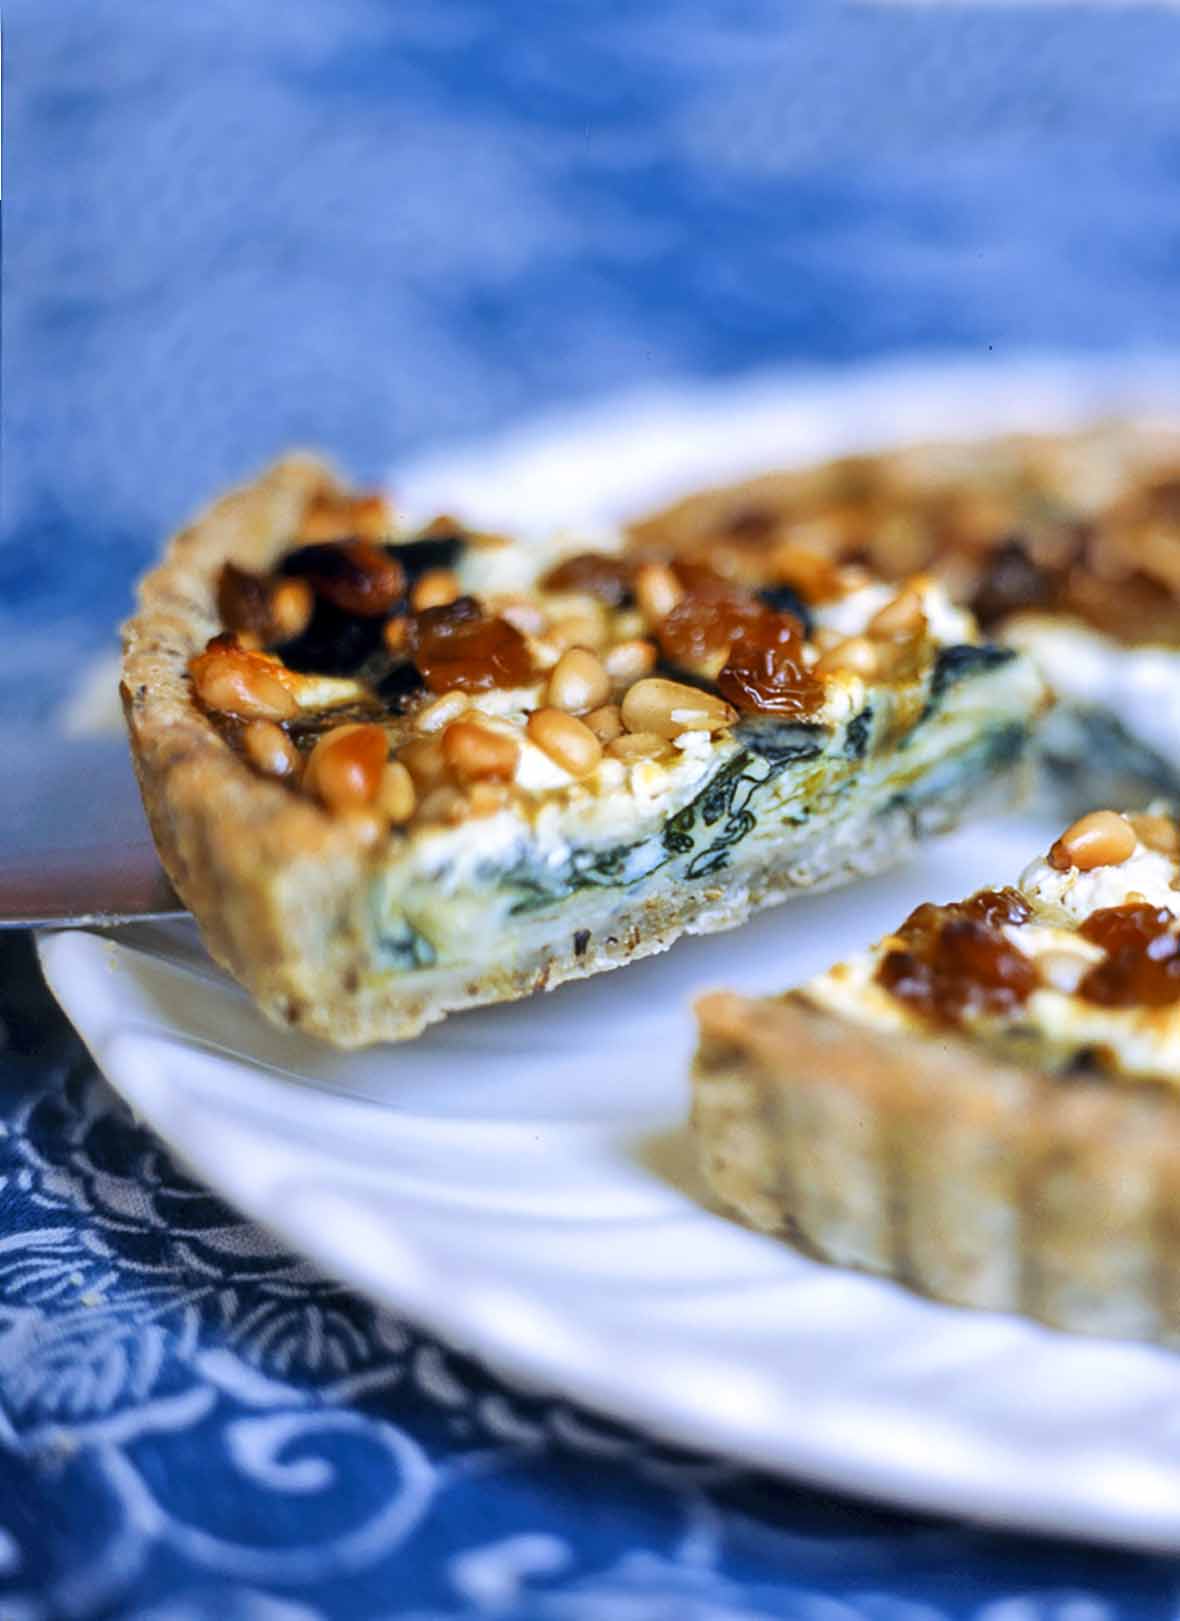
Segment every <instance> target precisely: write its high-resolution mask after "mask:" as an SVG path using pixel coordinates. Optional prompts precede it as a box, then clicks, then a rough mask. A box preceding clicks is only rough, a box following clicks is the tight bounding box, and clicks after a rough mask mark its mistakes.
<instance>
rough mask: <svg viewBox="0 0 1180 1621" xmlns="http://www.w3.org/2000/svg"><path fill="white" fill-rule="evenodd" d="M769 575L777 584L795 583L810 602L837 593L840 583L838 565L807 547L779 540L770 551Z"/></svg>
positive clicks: (794, 585)
mask: <svg viewBox="0 0 1180 1621" xmlns="http://www.w3.org/2000/svg"><path fill="white" fill-rule="evenodd" d="M769 564H770V574H771V577H772V579H774V580H775V582H776V583H778V584H781V585H789V586H792V587H793V588H794V589H795V590H796V591H798V592H799V594H800V596H802V597H804V598H806V600H807V601H809V602H822V601H823V600H824V599H825V598H827V597H831V596H834V595H835V594H836V590H837V588H838V585H839V575H838V573H837V571H836V568H835V565H834V564H833V563H832V562H831V560H830V559H829V558H827V557H821V556H820V555H819V553H818V552H814V551H812V550H811V548H810V547H808V546H800V545H799V544H798V543H797V542H796V541H792V540H784V541H780V542H779V544H778V545H777V546H775V548H774V550H773V551H772V552H771V554H770V558H769Z"/></svg>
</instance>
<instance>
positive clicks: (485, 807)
mask: <svg viewBox="0 0 1180 1621" xmlns="http://www.w3.org/2000/svg"><path fill="white" fill-rule="evenodd" d="M509 799H510V795H509V792H508V789H507V788H506V787H505V786H504V784H503V783H502V782H476V783H473V784H472V785H471V787H470V788H469V789H468V790H467V809H468V812H469V813H470V814H471V815H472V816H495V815H496V814H497V813H498V812H499V811H502V810H503V809H504V807H505V805H507V804H508V802H509Z"/></svg>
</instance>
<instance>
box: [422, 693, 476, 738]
mask: <svg viewBox="0 0 1180 1621" xmlns="http://www.w3.org/2000/svg"><path fill="white" fill-rule="evenodd" d="M466 708H467V694H466V693H465V692H460V691H459V690H458V688H457V687H456V688H453V689H452V690H451V691H450V692H444V693H443V694H442V695H441V696H440V697H438V698H434V699H432V700H431V702H430V703H428V704H424V705H423V707H422V708H421V709H420V710H419V711H418V713H417V714H416V715H415V716H414V725H415V726H416V727H417V728H418V730H419V731H420V732H441V731H442V730H443V728H444V727H447V726H449V725H450V724H451V722H452V721H453V720H458V718H459V716H460V715H461V714H462V713H463V711H464V710H465V709H466Z"/></svg>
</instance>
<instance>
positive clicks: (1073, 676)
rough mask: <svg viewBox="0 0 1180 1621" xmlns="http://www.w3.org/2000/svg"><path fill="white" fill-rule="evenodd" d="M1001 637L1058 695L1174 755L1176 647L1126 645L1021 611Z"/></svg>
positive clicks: (1178, 680)
mask: <svg viewBox="0 0 1180 1621" xmlns="http://www.w3.org/2000/svg"><path fill="white" fill-rule="evenodd" d="M1004 641H1005V642H1006V643H1007V644H1008V645H1009V646H1011V647H1018V648H1020V649H1021V651H1022V652H1025V653H1028V654H1029V655H1030V656H1031V657H1032V658H1033V659H1035V661H1036V663H1037V664H1038V666H1039V667H1040V670H1041V674H1042V675H1043V676H1044V677H1045V679H1046V681H1048V683H1049V685H1050V686H1051V687H1052V688H1053V690H1054V691H1055V692H1056V693H1057V695H1058V696H1059V697H1060V698H1064V699H1066V700H1068V701H1069V702H1070V703H1075V704H1082V705H1094V706H1097V707H1099V708H1102V709H1109V710H1110V711H1111V712H1112V713H1113V714H1115V715H1117V716H1118V718H1119V720H1120V722H1121V723H1122V725H1123V727H1124V728H1125V730H1126V731H1127V732H1128V733H1129V734H1130V735H1131V736H1132V737H1134V738H1136V739H1137V740H1138V741H1139V742H1141V743H1144V744H1146V746H1147V747H1148V748H1151V749H1154V750H1155V752H1156V753H1157V754H1160V755H1162V756H1163V757H1164V759H1165V760H1171V759H1175V758H1177V757H1180V701H1178V697H1177V695H1178V694H1180V649H1177V648H1170V647H1128V646H1126V645H1125V644H1124V643H1123V642H1118V641H1115V639H1114V638H1113V637H1111V636H1104V635H1103V634H1102V632H1101V631H1097V630H1092V629H1091V628H1090V627H1089V626H1088V625H1084V624H1082V623H1081V622H1080V621H1077V620H1061V619H1052V618H1049V617H1047V616H1045V615H1041V614H1021V615H1019V616H1018V617H1017V618H1015V619H1013V620H1011V621H1010V623H1009V624H1008V625H1006V626H1005V628H1004Z"/></svg>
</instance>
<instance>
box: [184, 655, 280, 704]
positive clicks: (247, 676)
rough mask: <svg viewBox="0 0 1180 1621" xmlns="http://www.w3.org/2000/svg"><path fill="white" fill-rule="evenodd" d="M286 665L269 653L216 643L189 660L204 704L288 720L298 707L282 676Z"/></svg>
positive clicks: (194, 683) (190, 670) (194, 681)
mask: <svg viewBox="0 0 1180 1621" xmlns="http://www.w3.org/2000/svg"><path fill="white" fill-rule="evenodd" d="M282 671H283V666H282V665H281V664H280V663H279V661H278V659H275V658H271V657H270V656H269V655H268V654H266V653H254V652H251V651H249V650H247V649H246V648H244V647H226V646H215V647H210V648H208V649H207V650H206V651H205V652H204V653H198V654H197V656H196V658H193V659H190V660H189V672H190V674H191V675H192V678H193V686H194V687H195V688H196V690H197V695H198V697H199V698H200V700H201V702H202V703H203V704H206V705H207V706H208V707H209V708H210V709H217V710H220V711H222V712H223V713H225V714H230V715H242V716H244V717H246V718H250V719H255V718H256V719H259V720H288V719H290V717H291V716H292V715H294V714H295V712H296V711H297V709H298V707H299V706H298V704H297V703H296V702H295V697H294V695H293V694H292V693H291V692H290V691H289V690H288V688H287V686H286V684H285V683H284V681H283V679H282V674H281V673H280V672H282Z"/></svg>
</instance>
